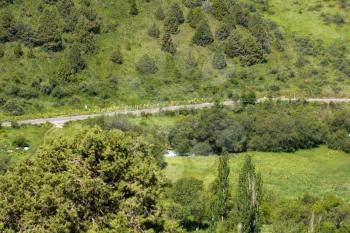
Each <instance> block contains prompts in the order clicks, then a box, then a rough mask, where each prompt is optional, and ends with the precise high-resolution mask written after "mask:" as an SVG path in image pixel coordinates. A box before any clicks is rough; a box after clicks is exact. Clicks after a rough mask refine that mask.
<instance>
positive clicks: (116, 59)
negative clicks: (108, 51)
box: [111, 50, 124, 64]
mask: <svg viewBox="0 0 350 233" xmlns="http://www.w3.org/2000/svg"><path fill="white" fill-rule="evenodd" d="M111 61H112V62H113V63H115V64H123V62H124V58H123V55H122V53H121V52H120V50H117V51H114V52H113V53H112V56H111Z"/></svg>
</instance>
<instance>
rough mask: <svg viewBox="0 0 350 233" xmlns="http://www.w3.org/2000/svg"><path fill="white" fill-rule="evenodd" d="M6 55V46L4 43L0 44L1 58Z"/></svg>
mask: <svg viewBox="0 0 350 233" xmlns="http://www.w3.org/2000/svg"><path fill="white" fill-rule="evenodd" d="M4 56H5V50H4V46H3V45H2V44H0V58H2V57H4Z"/></svg>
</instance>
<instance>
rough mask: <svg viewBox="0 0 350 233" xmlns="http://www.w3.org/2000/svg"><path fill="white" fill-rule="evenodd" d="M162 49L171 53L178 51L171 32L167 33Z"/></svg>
mask: <svg viewBox="0 0 350 233" xmlns="http://www.w3.org/2000/svg"><path fill="white" fill-rule="evenodd" d="M162 50H163V51H165V52H168V53H170V54H174V53H176V47H175V45H174V43H173V40H172V38H171V35H170V33H165V34H164V37H163V39H162Z"/></svg>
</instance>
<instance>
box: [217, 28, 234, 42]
mask: <svg viewBox="0 0 350 233" xmlns="http://www.w3.org/2000/svg"><path fill="white" fill-rule="evenodd" d="M230 34H231V28H230V27H229V26H228V25H227V24H222V25H221V26H220V27H219V29H218V30H217V31H216V37H217V38H218V39H219V40H226V39H227V38H228V37H229V36H230Z"/></svg>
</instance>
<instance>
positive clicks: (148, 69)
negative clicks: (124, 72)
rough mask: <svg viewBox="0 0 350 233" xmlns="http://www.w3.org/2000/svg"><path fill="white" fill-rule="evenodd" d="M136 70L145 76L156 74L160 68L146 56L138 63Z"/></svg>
mask: <svg viewBox="0 0 350 233" xmlns="http://www.w3.org/2000/svg"><path fill="white" fill-rule="evenodd" d="M136 70H137V71H139V72H140V73H144V74H155V73H157V71H158V67H157V65H156V63H155V61H154V60H153V59H152V58H150V56H148V55H147V54H145V55H143V56H142V57H141V58H140V60H139V61H138V62H137V63H136Z"/></svg>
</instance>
